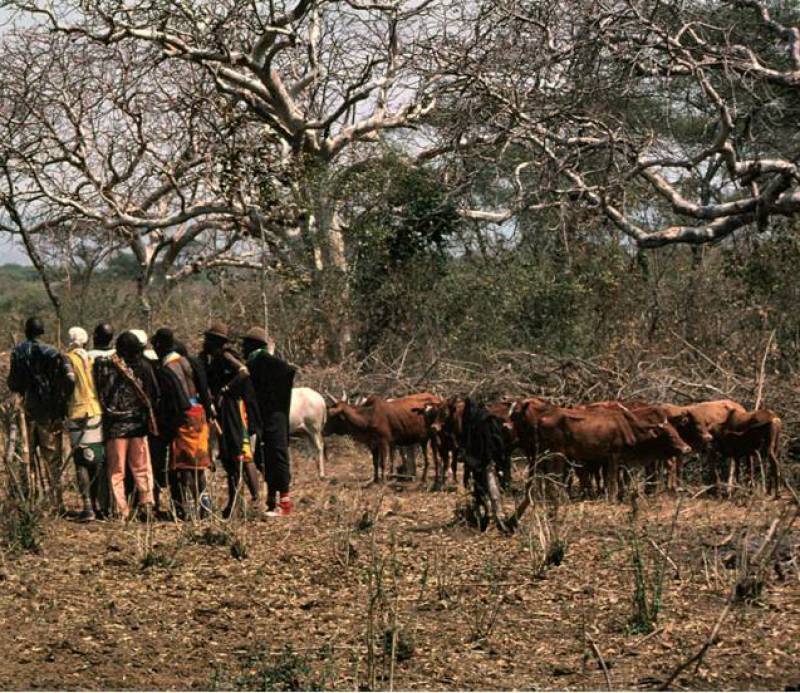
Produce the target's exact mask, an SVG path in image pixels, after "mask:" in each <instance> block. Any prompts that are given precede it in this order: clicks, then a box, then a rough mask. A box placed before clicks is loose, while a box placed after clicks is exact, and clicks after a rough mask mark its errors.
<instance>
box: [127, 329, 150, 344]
mask: <svg viewBox="0 0 800 693" xmlns="http://www.w3.org/2000/svg"><path fill="white" fill-rule="evenodd" d="M128 331H129V332H130V333H131V334H132V335H133V336H134V337H136V339H138V340H139V343H140V344H141V345H142V346H147V332H145V331H144V330H128Z"/></svg>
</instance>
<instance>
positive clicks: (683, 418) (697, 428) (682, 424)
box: [670, 410, 714, 452]
mask: <svg viewBox="0 0 800 693" xmlns="http://www.w3.org/2000/svg"><path fill="white" fill-rule="evenodd" d="M670 423H671V424H672V425H673V427H674V428H675V429H676V430H677V431H678V434H679V435H680V437H681V438H683V440H685V441H686V442H687V443H689V445H691V446H692V448H693V449H694V450H697V451H698V452H700V451H702V450H705V449H707V448H708V446H709V445H710V444H711V442H712V441H713V440H714V436H712V435H711V433H709V431H708V428H706V426H705V424H703V422H702V421H700V419H699V418H698V417H696V416H695V415H694V414H693V413H692V412H690V411H686V410H684V411H681V412H679V413H678V414H676V415H674V416H671V417H670Z"/></svg>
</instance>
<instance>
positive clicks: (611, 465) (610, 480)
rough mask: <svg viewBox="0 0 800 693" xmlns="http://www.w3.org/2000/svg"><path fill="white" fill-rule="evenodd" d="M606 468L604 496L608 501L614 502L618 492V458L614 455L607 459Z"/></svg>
mask: <svg viewBox="0 0 800 693" xmlns="http://www.w3.org/2000/svg"><path fill="white" fill-rule="evenodd" d="M606 470H607V471H608V473H607V474H606V497H607V498H608V502H609V503H615V502H616V501H617V500H618V497H617V496H618V494H619V460H618V459H617V458H616V457H615V456H612V457H611V458H610V459H609V460H608V462H607V464H606Z"/></svg>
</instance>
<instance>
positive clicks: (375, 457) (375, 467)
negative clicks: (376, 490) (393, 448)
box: [372, 447, 381, 484]
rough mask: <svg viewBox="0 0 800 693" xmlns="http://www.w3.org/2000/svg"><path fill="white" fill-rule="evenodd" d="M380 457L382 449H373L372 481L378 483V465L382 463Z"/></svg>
mask: <svg viewBox="0 0 800 693" xmlns="http://www.w3.org/2000/svg"><path fill="white" fill-rule="evenodd" d="M380 457H381V450H380V448H378V447H375V448H373V449H372V483H374V484H377V483H378V482H379V479H378V467H379V465H380Z"/></svg>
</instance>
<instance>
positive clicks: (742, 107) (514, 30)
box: [437, 0, 800, 247]
mask: <svg viewBox="0 0 800 693" xmlns="http://www.w3.org/2000/svg"><path fill="white" fill-rule="evenodd" d="M773 4H774V5H776V7H775V9H772V8H771V6H770V4H769V3H767V2H764V1H761V0H731V1H720V2H708V3H686V2H682V1H681V0H667V1H662V2H652V0H641V1H638V0H624V1H616V0H615V1H608V2H606V1H603V2H586V1H583V0H570V1H569V2H565V3H558V4H556V3H547V2H537V1H535V2H520V1H517V0H500V1H499V2H491V3H476V4H474V5H472V6H471V8H472V9H471V11H470V12H469V15H470V16H469V17H468V18H467V20H468V21H467V24H466V25H471V27H472V28H471V30H466V29H464V30H462V32H461V34H460V35H459V36H458V37H456V38H455V39H454V40H452V41H450V42H449V43H448V44H444V45H440V47H439V49H438V53H437V58H438V59H439V60H440V61H441V64H442V68H441V72H442V73H443V74H445V75H447V79H442V80H440V83H439V88H440V89H441V91H442V97H441V99H440V103H444V102H447V101H448V99H449V104H450V107H451V109H452V110H451V116H450V117H449V118H448V127H447V128H445V129H444V130H443V134H444V136H445V137H446V138H448V139H449V140H451V141H457V142H463V143H466V144H470V143H472V144H471V146H470V147H469V148H468V149H466V148H462V150H461V152H462V154H463V155H462V156H460V157H452V155H451V162H450V166H451V168H452V169H453V170H454V171H455V172H454V174H453V176H454V180H457V181H459V183H460V184H461V185H462V186H463V190H464V191H465V192H466V194H465V195H464V197H463V198H462V199H463V200H464V209H463V214H464V215H465V216H466V217H468V218H473V219H477V220H480V221H489V222H495V223H505V222H507V221H509V220H513V219H514V218H515V216H516V215H517V214H518V213H519V212H520V211H522V210H543V209H548V208H550V207H553V206H556V205H561V206H572V205H575V204H576V203H577V202H583V203H588V205H589V206H591V207H593V208H594V209H596V210H597V211H598V212H601V213H602V214H603V215H604V216H605V217H606V218H607V219H608V220H609V221H610V222H612V223H613V225H614V226H615V227H616V228H618V229H619V230H620V231H621V232H623V233H624V234H625V235H626V236H628V237H629V238H630V239H632V240H633V241H634V242H635V243H636V244H638V245H639V246H640V247H656V246H661V245H665V244H669V243H694V244H700V243H706V242H712V241H717V240H719V239H722V238H724V237H726V236H728V235H729V234H731V233H732V232H734V231H735V230H737V229H740V228H743V227H751V228H758V229H761V230H763V229H766V228H767V226H768V222H769V219H770V218H771V217H775V216H787V215H794V214H797V213H798V211H800V186H799V185H798V184H799V183H800V176H799V175H798V167H797V161H798V153H800V147H799V146H798V145H800V142H799V141H798V139H797V130H796V127H795V125H794V124H795V123H796V122H797V118H798V114H799V113H800V13H798V12H797V10H795V11H794V12H792V11H791V8H788V7H786V6H785V4H784V5H783V9H782V12H781V13H780V14H781V17H780V19H779V18H778V14H779V12H778V10H779V7H778V5H780V4H779V3H773ZM475 145H479V146H475ZM451 151H457V150H456V149H452V150H451ZM475 183H477V185H476V184H475Z"/></svg>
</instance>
